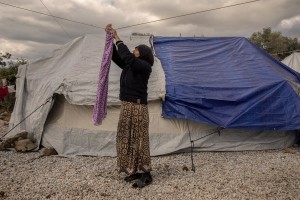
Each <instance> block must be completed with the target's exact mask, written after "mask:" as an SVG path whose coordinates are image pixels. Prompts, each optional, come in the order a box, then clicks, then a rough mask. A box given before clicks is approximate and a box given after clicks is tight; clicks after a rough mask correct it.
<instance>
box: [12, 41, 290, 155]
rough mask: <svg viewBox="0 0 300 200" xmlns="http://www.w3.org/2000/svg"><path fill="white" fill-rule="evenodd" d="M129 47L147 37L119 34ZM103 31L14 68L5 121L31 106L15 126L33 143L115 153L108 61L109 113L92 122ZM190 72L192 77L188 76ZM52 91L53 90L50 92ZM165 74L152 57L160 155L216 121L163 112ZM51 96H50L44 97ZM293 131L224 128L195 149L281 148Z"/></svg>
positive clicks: (153, 122) (113, 81)
mask: <svg viewBox="0 0 300 200" xmlns="http://www.w3.org/2000/svg"><path fill="white" fill-rule="evenodd" d="M123 39H124V41H125V43H126V44H127V45H128V46H129V47H130V49H133V48H134V47H135V46H137V45H138V44H141V43H145V44H149V37H130V38H129V37H127V38H123ZM104 41H105V40H104V37H103V36H100V35H86V36H84V37H79V38H77V39H74V40H73V41H71V42H69V43H67V44H66V45H63V46H62V47H61V48H59V49H57V50H55V51H54V52H53V54H52V55H49V56H48V57H45V58H41V59H39V60H37V61H34V62H32V63H30V64H29V65H27V66H21V67H20V68H19V72H18V79H17V92H16V97H17V99H16V105H15V107H14V111H13V113H12V117H11V121H10V127H12V126H13V125H15V124H17V123H18V122H19V121H21V120H22V119H23V118H24V117H25V116H27V115H29V114H30V113H31V112H32V111H34V109H35V108H37V107H38V106H40V105H42V104H43V103H45V102H46V100H47V99H48V103H46V104H45V105H44V106H43V107H41V108H40V109H38V110H37V111H36V112H34V113H33V114H32V115H31V116H30V117H29V118H28V119H27V120H25V121H24V122H23V123H22V124H21V125H20V126H18V127H17V128H16V130H15V131H13V132H11V133H10V134H9V135H7V137H9V136H11V135H13V134H15V133H16V132H18V131H20V130H24V129H25V130H27V131H28V132H29V133H30V135H31V137H33V138H34V139H35V140H36V142H37V143H38V144H43V145H44V146H46V147H49V146H52V147H54V148H55V149H56V150H57V152H58V153H59V154H63V155H78V154H79V155H103V156H115V155H116V152H115V136H116V130H117V122H118V118H119V107H120V106H119V105H120V102H119V100H118V95H119V76H120V72H121V71H120V69H119V68H118V67H117V66H116V65H115V64H114V63H112V66H111V70H110V74H109V91H108V104H109V107H108V113H107V117H106V118H105V119H104V121H103V123H102V125H101V126H94V125H93V122H92V108H93V106H92V105H93V104H94V100H95V97H96V89H97V82H98V73H99V66H100V62H101V57H102V52H103V47H104ZM190 78H193V77H190ZM53 94H58V95H57V96H56V97H55V98H52V96H53ZM164 96H165V74H164V71H163V70H162V66H161V64H160V61H159V60H158V59H157V58H156V59H155V65H154V66H153V72H152V74H151V76H150V80H149V99H150V102H149V115H150V145H151V146H150V149H151V155H162V154H168V153H173V152H177V151H180V150H184V149H186V148H188V147H190V142H189V140H190V136H191V138H192V140H196V139H197V138H200V137H202V136H205V135H207V134H210V133H213V132H216V129H217V127H216V126H211V125H206V124H202V123H198V122H192V121H190V120H185V119H165V118H162V117H161V115H162V110H161V109H162V108H161V99H163V98H164ZM49 97H50V98H49ZM294 140H295V132H294V131H250V130H240V129H225V130H222V131H221V135H218V134H212V135H210V136H208V137H205V138H203V139H201V140H197V141H195V147H196V148H198V150H205V151H228V150H260V149H276V148H285V147H287V146H290V145H291V144H293V143H294Z"/></svg>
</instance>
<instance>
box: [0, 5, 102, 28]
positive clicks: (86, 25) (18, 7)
mask: <svg viewBox="0 0 300 200" xmlns="http://www.w3.org/2000/svg"><path fill="white" fill-rule="evenodd" d="M0 4H3V5H6V6H10V7H14V8H18V9H21V10H26V11H29V12H34V13H37V14H41V15H46V16H50V17H54V18H57V19H62V20H65V21H69V22H73V23H77V24H82V25H86V26H92V27H95V28H100V29H105V28H102V27H99V26H95V25H93V24H86V23H83V22H78V21H74V20H71V19H66V18H63V17H57V16H54V15H50V14H46V13H42V12H38V11H35V10H30V9H26V8H22V7H18V6H15V5H11V4H8V3H3V2H0Z"/></svg>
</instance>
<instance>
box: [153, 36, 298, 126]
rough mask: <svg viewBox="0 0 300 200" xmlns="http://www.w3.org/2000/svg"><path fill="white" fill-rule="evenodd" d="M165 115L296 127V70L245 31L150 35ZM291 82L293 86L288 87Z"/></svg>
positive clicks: (217, 122)
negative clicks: (161, 77) (159, 66)
mask: <svg viewBox="0 0 300 200" xmlns="http://www.w3.org/2000/svg"><path fill="white" fill-rule="evenodd" d="M153 42H154V49H155V53H156V56H157V57H158V58H159V59H160V61H161V63H162V66H163V69H164V72H165V75H166V90H167V93H166V99H165V101H164V102H163V116H164V117H165V118H181V119H190V120H194V121H198V122H203V123H208V124H211V125H216V126H220V127H224V128H242V129H257V130H296V129H300V98H299V96H298V95H297V93H296V92H295V91H296V88H297V87H298V88H299V84H300V74H299V73H297V72H295V71H293V70H292V69H290V68H289V67H287V66H286V65H284V64H283V63H281V62H279V61H277V60H276V59H274V58H272V57H271V56H270V55H268V54H267V53H266V52H265V51H263V50H262V49H260V48H258V47H257V46H255V45H254V44H252V43H251V42H249V41H248V40H247V39H246V38H243V37H215V38H194V37H193V38H185V37H154V40H153ZM292 86H293V87H292Z"/></svg>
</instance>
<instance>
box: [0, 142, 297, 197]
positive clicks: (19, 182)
mask: <svg viewBox="0 0 300 200" xmlns="http://www.w3.org/2000/svg"><path fill="white" fill-rule="evenodd" d="M40 155H41V153H39V152H32V153H16V152H13V151H2V152H0V199H138V200H142V199H300V169H299V163H300V148H299V147H296V146H294V147H291V148H288V149H284V150H268V151H245V152H198V153H195V154H194V163H195V167H196V172H193V171H191V158H190V154H189V153H182V154H176V155H168V156H160V157H153V158H152V167H153V172H152V175H153V179H154V180H153V183H152V184H151V185H149V186H147V187H145V188H142V189H134V188H132V187H131V184H130V183H126V182H125V181H123V178H124V175H119V174H118V173H117V170H116V159H115V158H110V157H83V156H76V157H60V156H48V157H40Z"/></svg>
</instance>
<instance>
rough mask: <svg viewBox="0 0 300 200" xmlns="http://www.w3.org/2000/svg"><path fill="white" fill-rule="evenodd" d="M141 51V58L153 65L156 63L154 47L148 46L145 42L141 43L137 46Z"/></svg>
mask: <svg viewBox="0 0 300 200" xmlns="http://www.w3.org/2000/svg"><path fill="white" fill-rule="evenodd" d="M136 48H137V49H138V50H139V52H140V57H139V58H140V59H143V60H145V61H146V62H148V63H149V64H150V65H151V66H152V65H153V63H154V57H153V54H152V49H151V48H150V47H148V46H147V45H145V44H140V45H139V46H137V47H136Z"/></svg>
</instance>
